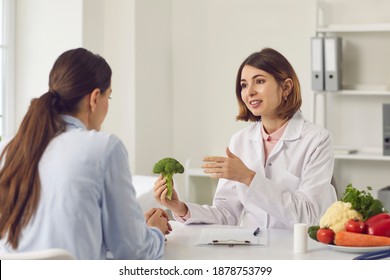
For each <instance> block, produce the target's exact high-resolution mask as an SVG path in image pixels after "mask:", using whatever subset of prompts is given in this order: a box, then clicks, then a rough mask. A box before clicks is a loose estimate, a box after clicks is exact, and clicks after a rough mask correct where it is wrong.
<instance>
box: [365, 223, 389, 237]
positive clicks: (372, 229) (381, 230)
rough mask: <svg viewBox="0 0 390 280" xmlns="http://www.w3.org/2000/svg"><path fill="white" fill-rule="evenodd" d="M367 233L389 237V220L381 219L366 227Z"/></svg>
mask: <svg viewBox="0 0 390 280" xmlns="http://www.w3.org/2000/svg"><path fill="white" fill-rule="evenodd" d="M367 233H368V234H371V235H380V236H387V237H390V219H383V220H380V221H379V222H376V223H374V224H371V225H369V226H368V227H367Z"/></svg>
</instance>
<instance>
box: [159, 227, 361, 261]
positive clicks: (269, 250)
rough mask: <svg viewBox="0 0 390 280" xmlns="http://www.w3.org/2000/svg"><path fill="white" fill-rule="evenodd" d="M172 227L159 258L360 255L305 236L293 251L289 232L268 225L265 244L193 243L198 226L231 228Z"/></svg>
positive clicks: (332, 256)
mask: <svg viewBox="0 0 390 280" xmlns="http://www.w3.org/2000/svg"><path fill="white" fill-rule="evenodd" d="M170 223H171V225H172V227H173V231H172V232H171V233H170V234H169V235H167V236H166V238H167V242H166V246H165V252H164V256H163V259H166V260H172V259H174V260H205V259H215V260H228V259H233V260H234V259H237V260H243V259H247V260H250V259H257V260H262V259H263V260H306V259H311V260H327V259H328V260H332V259H336V260H351V259H353V258H354V257H356V256H358V255H360V254H356V253H345V252H339V251H335V250H333V249H331V248H329V247H328V246H326V245H323V244H322V243H319V242H316V241H314V240H312V239H310V238H308V240H309V241H308V252H307V253H294V251H293V249H294V244H293V232H292V231H289V230H277V229H269V230H267V231H268V234H269V246H267V247H264V246H251V245H238V246H233V247H229V246H226V245H196V244H197V242H198V239H199V234H200V231H201V229H202V228H205V227H208V228H226V229H227V230H228V229H229V228H234V226H223V225H204V224H203V225H183V224H181V223H179V222H177V221H171V222H170Z"/></svg>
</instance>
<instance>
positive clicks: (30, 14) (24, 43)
mask: <svg viewBox="0 0 390 280" xmlns="http://www.w3.org/2000/svg"><path fill="white" fill-rule="evenodd" d="M16 17H17V19H16V36H15V45H16V50H15V92H16V94H15V104H16V112H15V122H16V126H18V125H19V124H20V122H21V120H22V118H23V117H24V114H25V113H26V111H27V109H28V106H29V105H30V102H31V99H32V98H34V97H39V96H40V95H42V94H43V93H45V92H47V90H48V82H49V72H50V69H51V67H52V66H53V63H54V60H55V59H56V58H57V57H58V55H59V54H60V53H62V52H63V51H65V50H67V49H70V48H75V47H79V46H80V45H81V44H82V29H81V28H80V27H81V26H82V2H81V1H79V0H56V1H52V0H34V1H30V0H17V2H16ZM70 19H71V20H70ZM14 130H15V129H14Z"/></svg>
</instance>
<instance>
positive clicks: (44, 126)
mask: <svg viewBox="0 0 390 280" xmlns="http://www.w3.org/2000/svg"><path fill="white" fill-rule="evenodd" d="M110 83H111V68H110V66H109V65H108V64H107V62H106V61H105V60H104V59H103V58H102V57H100V56H99V55H95V54H93V53H91V52H90V51H88V50H86V49H83V48H78V49H73V50H69V51H66V52H64V53H63V54H61V55H60V56H59V57H58V59H57V60H56V61H55V63H54V65H53V68H52V70H51V72H50V77H49V91H48V92H46V93H45V94H43V95H42V96H41V97H39V98H35V99H33V100H32V101H31V105H30V107H29V109H28V111H27V113H26V115H25V117H24V119H23V121H22V123H21V125H20V127H19V130H18V132H17V134H16V135H15V137H14V138H13V139H12V140H11V141H10V142H9V143H8V145H7V146H6V147H5V148H4V150H3V152H2V153H1V156H0V162H1V163H2V164H3V166H2V168H1V170H0V238H3V237H5V236H7V242H8V243H10V244H11V245H12V247H13V248H17V246H18V242H19V236H20V234H21V231H22V229H23V228H24V227H25V226H26V225H27V224H28V222H29V221H30V219H31V218H32V216H33V215H34V213H35V212H36V209H37V206H38V202H39V197H40V179H39V174H38V164H39V161H40V159H41V157H42V154H43V153H44V151H45V149H46V147H47V145H48V144H49V142H50V141H51V139H53V138H54V137H55V136H57V135H58V134H60V133H62V132H63V131H65V122H64V121H63V119H62V117H61V114H75V113H77V112H78V110H80V108H79V104H80V101H81V100H82V99H83V98H84V97H85V96H86V95H88V94H90V93H91V92H92V91H93V90H94V89H96V88H98V89H100V92H105V91H106V90H107V89H108V88H109V86H110Z"/></svg>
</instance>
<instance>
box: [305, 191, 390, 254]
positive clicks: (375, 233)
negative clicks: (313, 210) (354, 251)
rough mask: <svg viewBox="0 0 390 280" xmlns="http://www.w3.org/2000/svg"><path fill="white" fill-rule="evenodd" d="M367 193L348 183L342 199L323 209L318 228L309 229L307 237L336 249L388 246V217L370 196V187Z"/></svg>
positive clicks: (389, 243) (389, 215) (379, 203)
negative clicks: (331, 245)
mask: <svg viewBox="0 0 390 280" xmlns="http://www.w3.org/2000/svg"><path fill="white" fill-rule="evenodd" d="M367 190H368V191H360V190H358V189H355V188H354V187H353V186H352V185H351V184H349V185H348V186H347V188H346V190H345V192H344V195H343V198H342V199H341V200H340V201H336V202H335V203H333V204H332V205H331V206H330V207H329V208H328V209H327V210H326V212H325V214H324V215H323V216H322V217H321V219H320V224H319V226H311V227H309V229H308V234H309V236H310V237H311V238H312V239H314V240H316V241H319V242H322V243H325V244H335V245H339V246H351V247H370V246H390V214H389V213H387V211H386V209H385V208H384V207H383V203H382V202H381V201H380V200H378V199H374V198H373V197H372V195H371V193H370V191H371V190H372V189H371V187H367Z"/></svg>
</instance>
